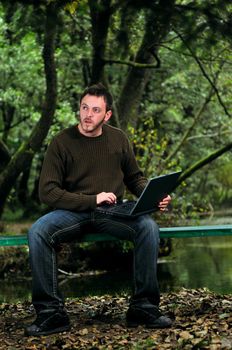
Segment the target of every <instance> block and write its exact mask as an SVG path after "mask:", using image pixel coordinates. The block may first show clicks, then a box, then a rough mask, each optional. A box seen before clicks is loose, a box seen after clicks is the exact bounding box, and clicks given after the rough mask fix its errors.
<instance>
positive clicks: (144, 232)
mask: <svg viewBox="0 0 232 350" xmlns="http://www.w3.org/2000/svg"><path fill="white" fill-rule="evenodd" d="M139 226H140V229H139V236H140V238H143V239H146V240H148V241H149V242H150V243H155V244H157V245H158V244H159V226H158V225H157V223H156V222H155V221H154V220H153V219H152V218H151V217H150V216H145V217H143V218H142V220H141V222H140V225H139Z"/></svg>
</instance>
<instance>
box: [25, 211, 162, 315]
mask: <svg viewBox="0 0 232 350" xmlns="http://www.w3.org/2000/svg"><path fill="white" fill-rule="evenodd" d="M87 232H96V233H103V232H104V233H107V234H110V235H112V236H115V237H117V238H118V239H122V240H129V241H132V242H133V243H134V292H133V296H132V300H133V302H136V301H138V302H139V300H142V299H143V300H144V298H146V299H147V300H149V302H151V303H153V304H155V305H158V304H159V298H160V296H159V286H158V281H157V258H158V249H159V228H158V226H157V225H156V223H155V222H154V221H153V220H152V218H151V217H150V216H149V215H143V216H139V217H138V218H136V219H131V220H128V219H121V218H120V219H119V218H115V217H112V216H108V215H104V214H101V213H96V212H94V211H88V212H87V211H86V212H79V213H78V212H72V211H69V210H54V211H52V212H50V213H48V214H46V215H44V216H42V217H41V218H40V219H38V220H37V221H36V222H35V223H34V224H33V226H32V227H31V229H30V231H29V233H28V240H29V252H30V263H31V269H32V302H33V305H34V307H35V310H36V312H37V313H38V312H40V311H42V310H45V309H46V310H48V309H50V310H56V309H60V308H63V307H64V299H63V297H62V295H61V293H60V291H59V287H58V278H57V247H58V246H59V245H60V244H61V243H64V242H71V241H74V240H77V241H78V239H80V237H81V236H82V235H83V234H85V233H87Z"/></svg>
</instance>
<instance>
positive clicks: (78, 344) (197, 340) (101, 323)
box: [0, 289, 232, 350]
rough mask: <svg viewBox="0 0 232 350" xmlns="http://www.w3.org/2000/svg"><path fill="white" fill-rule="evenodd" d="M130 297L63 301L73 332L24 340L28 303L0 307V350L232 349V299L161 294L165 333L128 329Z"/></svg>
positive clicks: (191, 292) (29, 312) (29, 315)
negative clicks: (166, 323)
mask: <svg viewBox="0 0 232 350" xmlns="http://www.w3.org/2000/svg"><path fill="white" fill-rule="evenodd" d="M127 306H128V297H127V296H119V297H111V296H107V295H106V296H102V297H88V298H83V299H74V300H67V303H66V307H67V311H68V314H69V316H70V319H71V323H72V329H71V331H70V332H67V333H60V334H55V335H50V336H46V337H45V336H43V337H24V335H23V328H24V326H25V325H27V324H29V323H31V321H32V320H33V319H34V311H33V308H32V306H31V305H30V303H29V302H25V303H17V304H13V305H12V304H1V305H0V349H1V350H3V349H4V350H5V349H8V350H15V349H25V350H32V349H33V350H34V349H43V350H45V349H49V350H57V349H68V350H74V349H81V350H82V349H83V350H86V349H89V350H98V349H99V350H100V349H102V350H105V349H106V350H111V349H135V350H140V349H146V350H151V349H160V350H162V349H175V350H177V349H191V350H192V349H210V350H218V349H232V295H224V296H223V295H216V294H214V293H211V292H209V291H207V290H205V289H203V290H202V289H201V290H186V289H183V290H181V291H180V292H178V293H170V294H165V295H163V296H162V298H161V305H160V308H161V310H162V312H163V313H164V314H166V315H169V316H170V317H171V318H172V319H173V320H174V323H173V326H172V327H171V328H169V329H162V330H158V329H156V330H150V329H145V328H144V327H142V326H140V327H138V328H133V329H131V328H127V327H126V325H125V312H126V309H127Z"/></svg>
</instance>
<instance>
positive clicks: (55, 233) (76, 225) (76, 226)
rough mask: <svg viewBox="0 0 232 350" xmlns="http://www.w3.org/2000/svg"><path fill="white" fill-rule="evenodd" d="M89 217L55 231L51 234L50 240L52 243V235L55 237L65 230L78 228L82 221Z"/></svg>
mask: <svg viewBox="0 0 232 350" xmlns="http://www.w3.org/2000/svg"><path fill="white" fill-rule="evenodd" d="M88 221H89V219H85V220H82V221H81V222H78V223H77V224H75V225H72V226H69V227H65V228H63V229H61V230H58V231H55V232H54V233H53V234H52V235H51V242H52V243H54V237H57V236H58V235H59V234H60V233H64V232H66V231H72V230H74V229H78V228H79V227H80V226H81V225H82V224H83V223H85V222H88Z"/></svg>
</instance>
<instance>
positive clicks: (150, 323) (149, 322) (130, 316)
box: [126, 305, 172, 328]
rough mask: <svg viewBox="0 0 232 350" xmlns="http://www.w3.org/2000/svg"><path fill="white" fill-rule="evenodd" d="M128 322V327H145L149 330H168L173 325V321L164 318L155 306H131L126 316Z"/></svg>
mask: <svg viewBox="0 0 232 350" xmlns="http://www.w3.org/2000/svg"><path fill="white" fill-rule="evenodd" d="M126 321H127V326H128V327H138V326H139V325H144V326H145V327H147V328H167V327H171V325H172V320H171V319H170V318H169V317H167V316H163V315H162V314H161V313H160V311H159V309H158V307H157V306H155V305H150V306H146V307H141V306H139V305H131V306H130V307H129V309H128V311H127V314H126Z"/></svg>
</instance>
